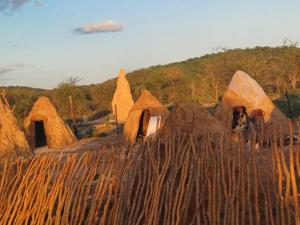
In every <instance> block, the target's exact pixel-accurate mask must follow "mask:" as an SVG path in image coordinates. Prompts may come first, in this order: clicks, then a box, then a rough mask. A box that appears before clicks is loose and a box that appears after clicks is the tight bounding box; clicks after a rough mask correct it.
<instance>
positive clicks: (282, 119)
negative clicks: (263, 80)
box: [215, 71, 288, 134]
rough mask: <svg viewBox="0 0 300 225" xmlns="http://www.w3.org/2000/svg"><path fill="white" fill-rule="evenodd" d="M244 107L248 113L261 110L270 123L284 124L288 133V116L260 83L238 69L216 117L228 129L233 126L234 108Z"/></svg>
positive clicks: (266, 120)
mask: <svg viewBox="0 0 300 225" xmlns="http://www.w3.org/2000/svg"><path fill="white" fill-rule="evenodd" d="M237 107H244V108H245V109H246V111H247V113H248V114H251V113H252V112H253V111H254V112H255V111H257V110H261V111H263V113H264V120H265V122H266V123H268V124H270V125H272V124H273V125H276V124H282V125H284V126H283V129H284V133H285V134H287V133H288V131H287V129H286V128H287V122H288V119H287V117H286V116H285V115H284V114H283V113H282V112H281V111H280V110H279V109H278V108H277V107H276V106H275V105H274V104H273V102H272V101H271V100H270V99H269V98H268V96H267V95H266V93H265V92H264V90H263V89H262V88H261V87H260V85H259V84H258V83H257V82H256V81H255V80H254V79H252V78H251V77H250V76H249V75H248V74H246V73H245V72H243V71H237V72H236V73H235V74H234V76H233V77H232V80H231V82H230V84H229V86H228V89H227V90H226V92H225V93H224V96H223V98H222V101H221V103H220V105H219V106H218V107H217V109H216V112H215V116H216V118H217V119H218V120H219V121H220V122H221V123H222V124H223V125H224V126H225V127H226V128H228V129H231V127H232V117H233V110H234V109H235V108H237Z"/></svg>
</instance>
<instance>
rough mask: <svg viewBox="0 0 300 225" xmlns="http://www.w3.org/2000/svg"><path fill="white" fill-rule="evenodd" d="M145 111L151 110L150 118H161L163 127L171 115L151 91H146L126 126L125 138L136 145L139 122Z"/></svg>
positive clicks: (136, 104)
mask: <svg viewBox="0 0 300 225" xmlns="http://www.w3.org/2000/svg"><path fill="white" fill-rule="evenodd" d="M144 110H149V112H150V116H161V127H162V126H163V125H164V122H165V120H166V119H167V117H168V115H169V111H168V109H167V108H166V107H165V106H164V105H163V104H162V103H161V102H160V101H158V99H157V98H155V97H154V96H153V95H152V94H151V93H150V92H149V91H147V90H144V91H143V92H142V94H141V96H140V97H139V99H138V100H137V101H136V102H135V104H134V105H133V107H132V108H131V110H130V112H129V114H128V118H127V120H126V123H125V125H124V137H125V139H126V140H127V141H130V142H131V143H134V142H135V140H136V135H137V132H138V128H139V121H140V117H141V115H142V112H143V111H144Z"/></svg>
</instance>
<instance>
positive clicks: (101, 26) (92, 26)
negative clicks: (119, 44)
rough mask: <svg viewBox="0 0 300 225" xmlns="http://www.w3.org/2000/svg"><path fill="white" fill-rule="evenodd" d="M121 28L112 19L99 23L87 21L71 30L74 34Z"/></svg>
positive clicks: (118, 29)
mask: <svg viewBox="0 0 300 225" xmlns="http://www.w3.org/2000/svg"><path fill="white" fill-rule="evenodd" d="M122 29H123V27H122V25H121V24H119V23H116V22H114V21H112V20H107V21H105V22H100V23H89V24H86V25H84V26H81V27H78V28H76V29H74V30H73V32H74V34H94V33H106V32H118V31H121V30H122Z"/></svg>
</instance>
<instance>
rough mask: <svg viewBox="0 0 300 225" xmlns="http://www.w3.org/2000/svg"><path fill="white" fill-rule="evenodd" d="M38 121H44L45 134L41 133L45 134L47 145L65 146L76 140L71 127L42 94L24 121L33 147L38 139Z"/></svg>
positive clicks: (50, 146)
mask: <svg viewBox="0 0 300 225" xmlns="http://www.w3.org/2000/svg"><path fill="white" fill-rule="evenodd" d="M37 122H40V123H41V122H42V123H43V127H44V134H41V135H45V138H46V140H45V141H46V143H45V145H48V147H49V148H53V149H56V148H61V147H65V146H67V145H70V144H72V143H74V142H75V141H76V137H75V136H74V134H73V133H72V131H71V129H70V128H69V126H68V125H67V124H65V123H64V121H63V120H62V118H61V117H60V116H59V115H58V113H57V110H56V109H55V107H54V106H53V104H52V103H51V102H50V100H49V99H48V98H47V97H44V96H42V97H40V98H39V99H38V100H37V101H36V102H35V104H34V105H33V108H32V110H31V112H30V113H29V115H28V117H27V118H26V119H25V121H24V128H25V131H26V137H27V139H28V142H29V144H30V146H31V147H32V148H34V147H36V142H37V141H38V140H36V137H37V133H36V125H37V124H36V123H37Z"/></svg>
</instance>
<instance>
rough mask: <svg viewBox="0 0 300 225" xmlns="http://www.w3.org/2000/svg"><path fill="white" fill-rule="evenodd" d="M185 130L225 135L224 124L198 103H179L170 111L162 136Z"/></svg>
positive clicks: (218, 135)
mask: <svg viewBox="0 0 300 225" xmlns="http://www.w3.org/2000/svg"><path fill="white" fill-rule="evenodd" d="M184 132H188V133H191V132H197V133H198V134H200V135H201V134H203V135H205V134H207V133H209V134H211V135H213V136H217V137H219V138H220V136H222V135H223V133H224V132H225V129H224V127H223V125H222V124H221V123H220V122H219V121H218V120H217V119H216V118H215V117H213V116H212V115H210V114H209V113H208V112H207V111H205V110H204V109H202V107H201V106H200V105H198V104H195V103H194V104H193V103H179V104H178V105H176V107H175V108H174V109H173V110H172V112H171V113H170V115H169V117H168V119H167V120H166V123H165V126H164V127H163V128H162V129H161V132H160V135H161V137H171V136H172V135H175V134H178V133H184Z"/></svg>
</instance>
